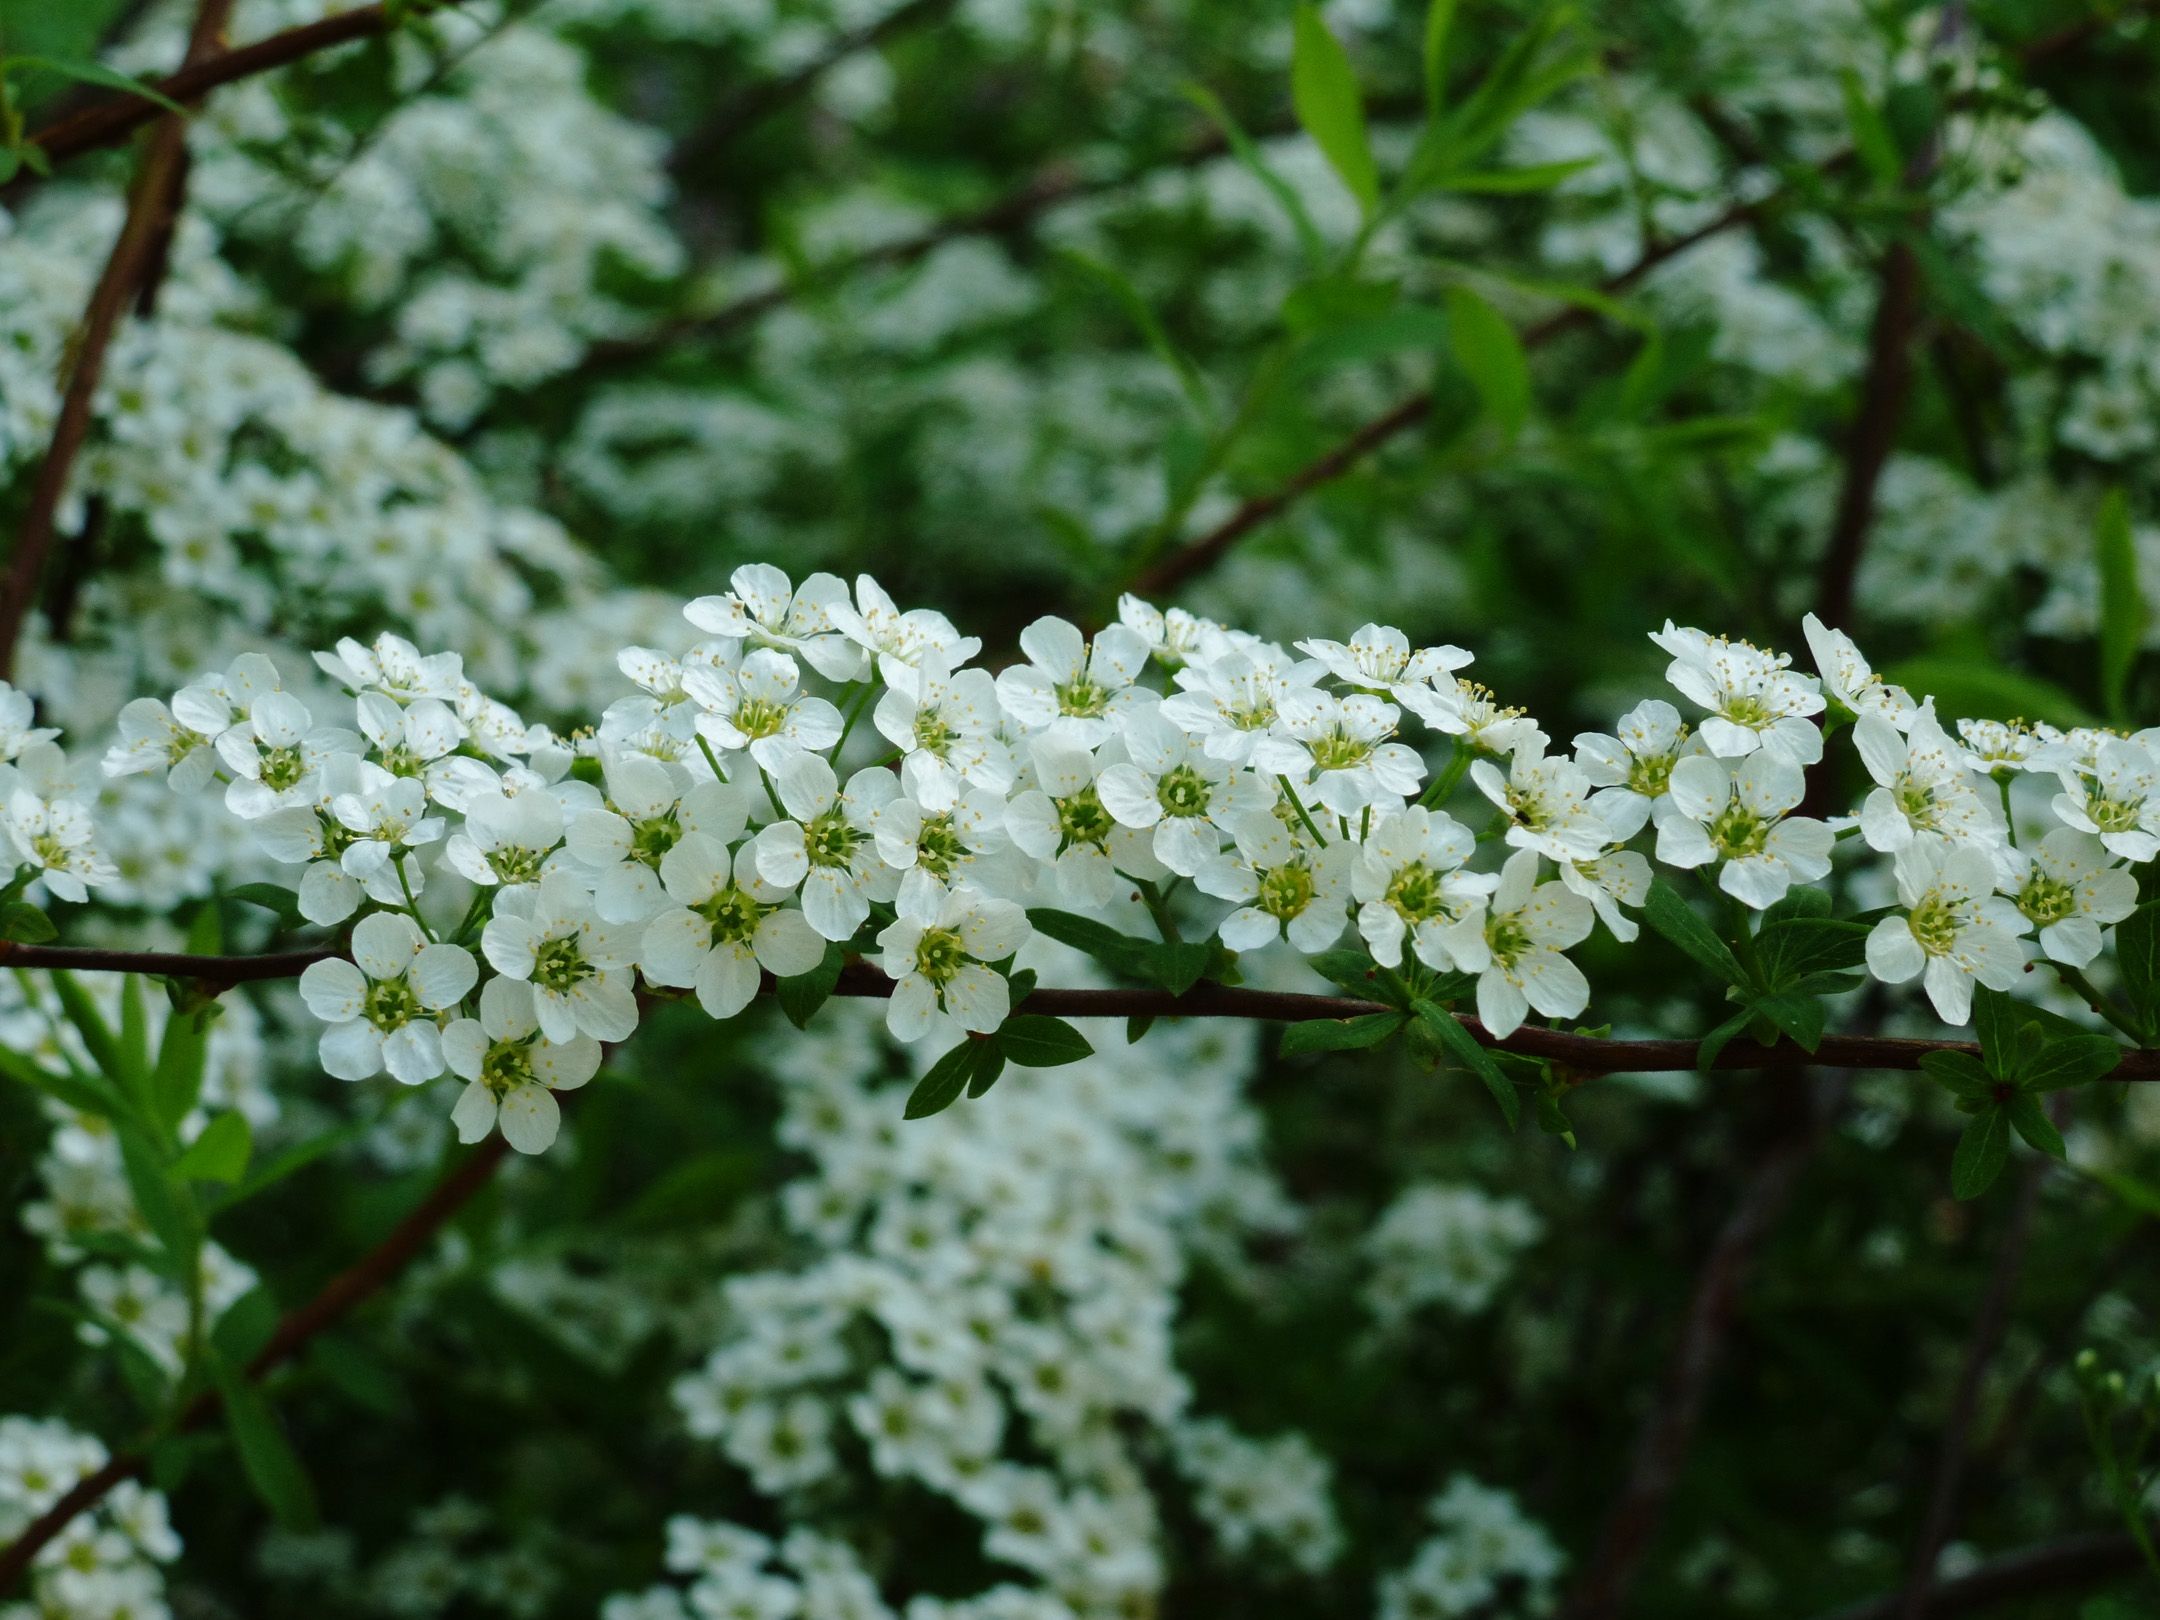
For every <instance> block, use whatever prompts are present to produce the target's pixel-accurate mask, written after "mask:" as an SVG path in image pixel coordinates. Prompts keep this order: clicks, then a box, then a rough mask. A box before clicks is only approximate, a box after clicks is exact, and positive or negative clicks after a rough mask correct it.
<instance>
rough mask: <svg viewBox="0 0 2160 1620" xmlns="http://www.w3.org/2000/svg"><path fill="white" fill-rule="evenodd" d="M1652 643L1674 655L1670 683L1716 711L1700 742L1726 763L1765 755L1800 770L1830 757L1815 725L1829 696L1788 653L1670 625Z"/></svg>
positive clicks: (1653, 636)
mask: <svg viewBox="0 0 2160 1620" xmlns="http://www.w3.org/2000/svg"><path fill="white" fill-rule="evenodd" d="M1650 639H1651V640H1652V641H1654V642H1656V643H1657V644H1658V646H1660V647H1662V648H1664V650H1665V651H1666V652H1668V653H1670V654H1672V660H1673V661H1672V662H1671V663H1670V664H1669V665H1667V666H1666V669H1665V678H1666V679H1667V680H1668V681H1670V682H1672V684H1673V685H1674V686H1675V687H1677V688H1678V689H1679V691H1680V693H1681V695H1682V696H1683V697H1686V698H1688V699H1689V700H1690V701H1692V702H1695V703H1699V704H1701V705H1702V706H1703V707H1704V708H1706V709H1708V710H1709V711H1710V717H1709V718H1708V719H1707V720H1705V721H1703V723H1702V725H1701V726H1700V728H1698V729H1699V735H1700V736H1701V737H1702V740H1703V744H1704V746H1705V747H1707V748H1708V749H1709V750H1710V752H1711V753H1713V754H1715V755H1717V756H1718V758H1720V759H1739V758H1742V757H1743V756H1745V755H1748V754H1752V753H1754V752H1755V751H1756V750H1757V749H1758V748H1765V749H1768V750H1769V751H1770V752H1771V753H1773V754H1776V755H1777V756H1779V757H1780V758H1782V759H1786V760H1790V761H1791V762H1792V763H1793V764H1795V765H1812V764H1814V763H1815V762H1816V761H1817V760H1819V759H1821V758H1822V730H1821V728H1820V727H1818V726H1817V725H1816V724H1815V722H1814V721H1813V720H1811V719H1810V718H1808V717H1809V716H1810V715H1817V714H1820V713H1822V711H1823V695H1822V691H1821V689H1820V688H1819V686H1818V685H1817V683H1816V681H1815V680H1814V678H1813V677H1811V676H1807V675H1801V674H1798V673H1797V672H1795V671H1794V670H1793V669H1792V668H1791V667H1790V665H1791V663H1792V660H1791V659H1790V658H1788V657H1787V656H1786V655H1785V654H1783V653H1768V652H1764V651H1763V650H1762V649H1761V648H1760V647H1751V646H1749V645H1748V644H1747V643H1746V642H1744V641H1729V640H1727V639H1726V638H1725V637H1723V636H1712V635H1706V634H1704V633H1703V632H1702V631H1700V630H1686V629H1682V628H1680V627H1679V626H1677V625H1675V624H1674V623H1673V622H1672V620H1670V619H1667V620H1666V621H1665V628H1664V629H1663V630H1659V631H1654V632H1652V634H1651V637H1650Z"/></svg>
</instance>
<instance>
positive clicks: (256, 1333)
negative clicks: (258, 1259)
mask: <svg viewBox="0 0 2160 1620" xmlns="http://www.w3.org/2000/svg"><path fill="white" fill-rule="evenodd" d="M277 1325H278V1308H277V1300H276V1299H275V1298H274V1297H273V1296H272V1295H271V1293H270V1290H269V1289H267V1288H261V1287H256V1288H250V1289H249V1290H248V1291H247V1292H246V1293H244V1294H242V1295H241V1296H240V1297H239V1298H238V1299H236V1300H234V1301H233V1302H232V1304H230V1305H228V1306H227V1307H226V1308H225V1314H224V1315H222V1316H220V1317H219V1318H218V1319H217V1325H216V1326H214V1327H213V1328H211V1330H210V1343H211V1344H212V1345H213V1346H214V1347H215V1348H216V1350H217V1353H218V1354H219V1355H220V1356H222V1357H224V1359H225V1360H226V1361H227V1362H228V1363H229V1364H230V1365H232V1366H235V1367H245V1366H246V1365H247V1364H248V1363H249V1362H251V1361H253V1360H254V1359H255V1358H256V1357H257V1356H258V1355H260V1354H262V1350H263V1347H264V1346H265V1345H267V1344H268V1343H269V1342H270V1337H271V1335H272V1334H274V1333H276V1332H277Z"/></svg>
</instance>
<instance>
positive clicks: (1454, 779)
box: [1418, 738, 1475, 810]
mask: <svg viewBox="0 0 2160 1620" xmlns="http://www.w3.org/2000/svg"><path fill="white" fill-rule="evenodd" d="M1474 756H1475V751H1474V750H1472V749H1469V748H1466V747H1464V746H1463V743H1462V740H1461V739H1460V738H1457V739H1455V752H1454V754H1453V755H1452V756H1451V757H1450V758H1449V760H1448V762H1447V766H1446V768H1445V769H1443V770H1442V771H1441V772H1440V774H1439V775H1438V776H1436V777H1434V778H1433V781H1432V786H1430V787H1428V788H1427V789H1426V790H1425V793H1424V796H1423V797H1421V798H1420V799H1419V800H1418V803H1419V804H1421V805H1423V806H1424V807H1425V808H1426V809H1428V810H1432V809H1437V808H1438V807H1439V806H1441V805H1443V804H1445V803H1447V800H1448V795H1449V794H1451V793H1453V792H1454V791H1455V789H1456V788H1458V787H1459V786H1461V785H1462V779H1463V777H1464V776H1465V775H1466V774H1467V773H1468V771H1469V769H1470V761H1471V759H1472V758H1473V757H1474Z"/></svg>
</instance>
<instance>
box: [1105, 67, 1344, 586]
mask: <svg viewBox="0 0 2160 1620" xmlns="http://www.w3.org/2000/svg"><path fill="white" fill-rule="evenodd" d="M1185 96H1186V99H1187V100H1189V101H1190V102H1192V104H1193V105H1194V106H1196V107H1198V108H1199V109H1200V110H1201V111H1202V112H1203V113H1205V114H1206V115H1207V116H1208V118H1209V119H1210V120H1211V121H1212V122H1213V123H1214V125H1215V127H1216V128H1217V129H1219V130H1221V131H1222V137H1223V141H1224V144H1226V145H1227V146H1228V147H1229V148H1230V155H1231V156H1232V157H1234V158H1236V159H1237V160H1238V163H1239V164H1240V165H1241V166H1242V167H1243V168H1244V170H1245V172H1246V173H1247V174H1249V175H1251V176H1252V177H1253V178H1254V179H1255V180H1257V181H1259V182H1260V184H1261V185H1262V186H1264V187H1266V188H1267V193H1268V195H1269V196H1271V197H1273V198H1274V199H1275V205H1276V206H1277V207H1278V208H1280V209H1281V210H1282V211H1283V213H1284V215H1285V216H1287V217H1288V219H1289V221H1290V228H1291V229H1292V230H1294V231H1296V232H1297V237H1298V244H1299V246H1300V247H1302V248H1303V249H1304V252H1305V260H1306V262H1307V263H1308V264H1310V265H1313V266H1315V267H1318V266H1319V264H1320V263H1321V262H1322V261H1323V260H1324V259H1325V258H1326V257H1327V239H1326V238H1325V237H1323V236H1322V235H1321V234H1320V231H1319V227H1317V226H1316V225H1314V224H1313V222H1312V214H1311V213H1310V212H1309V211H1308V210H1307V209H1306V207H1305V199H1304V198H1302V197H1300V196H1299V195H1298V193H1297V188H1296V187H1294V186H1292V185H1291V184H1290V182H1289V181H1287V180H1285V179H1284V178H1283V177H1282V176H1281V175H1280V174H1278V173H1276V172H1275V169H1274V166H1273V165H1271V164H1270V163H1269V162H1268V161H1267V159H1266V158H1265V157H1263V156H1261V153H1260V149H1259V148H1258V147H1257V146H1255V145H1253V143H1252V137H1250V136H1249V135H1247V134H1246V133H1245V129H1244V126H1243V125H1241V124H1240V123H1239V122H1238V121H1237V118H1236V117H1235V116H1234V115H1233V114H1232V113H1231V111H1230V109H1229V108H1228V107H1226V106H1225V105H1223V102H1222V98H1221V97H1219V96H1217V95H1216V94H1215V93H1214V92H1213V91H1212V90H1209V89H1207V88H1205V87H1204V86H1201V85H1197V84H1193V85H1187V86H1186V87H1185ZM1089 544H1090V547H1091V548H1092V546H1093V544H1094V540H1093V536H1090V537H1089Z"/></svg>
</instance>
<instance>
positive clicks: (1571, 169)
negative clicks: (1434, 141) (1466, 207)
mask: <svg viewBox="0 0 2160 1620" xmlns="http://www.w3.org/2000/svg"><path fill="white" fill-rule="evenodd" d="M1604 161H1605V160H1604V159H1603V158H1598V157H1586V158H1568V159H1566V160H1565V161H1563V162H1559V163H1532V164H1526V165H1525V166H1523V167H1522V168H1519V169H1469V170H1465V171H1463V172H1462V173H1459V174H1444V175H1442V176H1441V177H1440V178H1439V179H1437V180H1435V181H1434V182H1433V189H1434V190H1436V191H1462V192H1468V193H1470V194H1472V195H1475V196H1487V197H1510V196H1520V195H1523V194H1525V193H1528V192H1533V191H1550V190H1552V188H1553V187H1555V186H1557V185H1559V184H1561V183H1562V182H1563V181H1567V180H1571V179H1573V178H1574V177H1575V176H1576V175H1578V174H1581V173H1582V172H1583V171H1584V170H1586V169H1594V168H1596V167H1597V166H1598V165H1599V164H1600V163H1602V162H1604Z"/></svg>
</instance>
